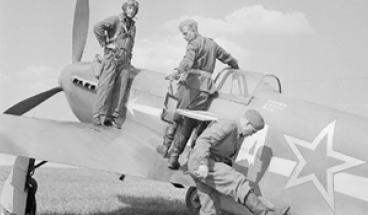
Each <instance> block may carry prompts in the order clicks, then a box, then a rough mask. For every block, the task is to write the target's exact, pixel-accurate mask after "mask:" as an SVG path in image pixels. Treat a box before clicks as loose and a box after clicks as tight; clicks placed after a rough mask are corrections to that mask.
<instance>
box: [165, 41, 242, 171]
mask: <svg viewBox="0 0 368 215" xmlns="http://www.w3.org/2000/svg"><path fill="white" fill-rule="evenodd" d="M216 59H218V60H220V61H221V62H223V63H225V64H228V65H230V66H231V67H232V68H234V69H238V68H239V67H238V63H237V61H236V59H235V58H233V57H232V56H231V55H230V54H229V53H228V52H226V51H225V50H224V49H223V48H222V47H221V46H219V45H218V44H217V43H216V42H215V41H214V40H212V39H210V38H206V37H203V36H201V35H197V37H196V38H194V39H193V40H192V41H190V42H189V43H188V45H187V48H186V53H185V56H184V58H183V59H182V61H181V62H180V64H179V67H178V68H177V70H178V72H179V74H181V75H182V78H181V79H182V80H183V81H181V82H179V87H178V95H177V97H178V98H179V103H178V107H177V108H180V109H189V110H207V109H208V106H209V104H210V101H211V99H212V98H214V97H215V96H216V95H217V88H216V86H215V83H214V82H213V80H212V73H213V72H214V69H215V64H216ZM174 121H175V123H174V124H173V125H170V126H169V127H168V128H167V129H166V134H165V136H164V145H165V146H166V147H167V148H169V147H170V146H171V143H172V141H173V147H172V149H171V153H170V160H174V161H176V163H177V159H178V157H179V155H180V154H181V153H182V152H183V150H184V148H185V144H186V142H187V141H188V139H189V137H190V134H191V132H192V130H193V128H194V127H195V126H196V125H197V122H196V121H195V120H193V119H190V118H187V117H184V118H182V117H180V116H178V115H175V116H174ZM174 134H175V136H174ZM169 167H170V164H169ZM173 169H175V168H173Z"/></svg>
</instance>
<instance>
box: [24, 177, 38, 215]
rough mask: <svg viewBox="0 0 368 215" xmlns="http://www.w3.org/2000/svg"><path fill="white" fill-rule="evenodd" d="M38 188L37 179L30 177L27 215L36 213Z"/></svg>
mask: <svg viewBox="0 0 368 215" xmlns="http://www.w3.org/2000/svg"><path fill="white" fill-rule="evenodd" d="M37 189H38V184H37V181H36V180H35V179H34V178H32V177H31V178H30V180H29V184H28V196H27V205H26V215H35V214H36V210H37V203H36V192H37Z"/></svg>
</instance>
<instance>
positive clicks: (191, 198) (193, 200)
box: [185, 187, 201, 213]
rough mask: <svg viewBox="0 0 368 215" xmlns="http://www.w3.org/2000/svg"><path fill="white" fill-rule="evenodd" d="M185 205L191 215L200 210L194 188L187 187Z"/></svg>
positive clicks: (199, 203)
mask: <svg viewBox="0 0 368 215" xmlns="http://www.w3.org/2000/svg"><path fill="white" fill-rule="evenodd" d="M185 204H186V205H187V208H188V209H189V210H190V211H191V212H192V213H198V212H199V209H200V208H201V202H200V201H199V195H198V192H197V188H196V187H189V188H188V190H187V193H186V194H185Z"/></svg>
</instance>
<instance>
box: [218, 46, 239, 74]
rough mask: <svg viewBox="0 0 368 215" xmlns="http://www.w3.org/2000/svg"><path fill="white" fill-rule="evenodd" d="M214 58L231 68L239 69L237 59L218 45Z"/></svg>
mask: <svg viewBox="0 0 368 215" xmlns="http://www.w3.org/2000/svg"><path fill="white" fill-rule="evenodd" d="M216 58H217V59H219V60H220V61H221V62H222V63H224V64H227V65H229V66H230V67H231V68H233V69H239V65H238V61H237V60H236V59H235V58H234V57H233V56H231V55H230V54H229V53H228V52H227V51H225V49H223V48H222V47H221V46H219V45H217V47H216Z"/></svg>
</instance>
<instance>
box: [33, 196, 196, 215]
mask: <svg viewBox="0 0 368 215" xmlns="http://www.w3.org/2000/svg"><path fill="white" fill-rule="evenodd" d="M117 198H118V200H119V201H120V202H121V203H122V205H124V207H120V208H118V209H115V210H112V211H95V212H89V213H82V214H88V215H99V214H102V215H117V214H121V215H173V214H175V215H192V214H193V215H196V214H198V213H195V212H191V211H190V210H189V209H188V208H187V207H186V205H185V204H184V203H183V202H182V201H179V200H168V199H165V198H161V197H157V198H152V197H132V196H123V195H118V196H117ZM38 214H40V215H77V214H81V213H73V212H62V213H55V212H48V211H45V212H42V213H38Z"/></svg>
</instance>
